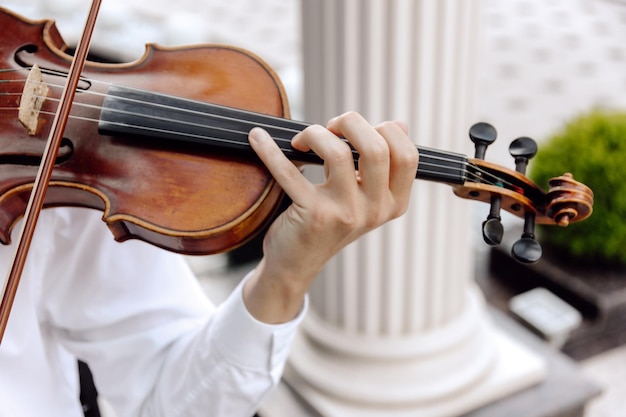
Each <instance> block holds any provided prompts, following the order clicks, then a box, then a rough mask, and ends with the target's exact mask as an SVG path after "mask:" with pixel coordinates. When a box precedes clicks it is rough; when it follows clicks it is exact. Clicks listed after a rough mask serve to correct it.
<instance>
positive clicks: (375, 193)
mask: <svg viewBox="0 0 626 417" xmlns="http://www.w3.org/2000/svg"><path fill="white" fill-rule="evenodd" d="M340 136H341V137H345V138H346V139H347V140H348V141H349V142H350V144H351V145H352V146H354V148H355V149H356V150H357V152H358V153H359V171H358V172H357V171H355V168H354V159H353V155H352V151H351V149H350V147H349V146H348V145H347V144H346V143H345V142H344V141H342V140H341V139H340V138H339V137H340ZM249 141H250V144H251V146H252V148H253V149H254V151H255V152H256V153H257V154H258V156H259V157H260V158H261V160H262V161H263V162H264V163H265V165H266V166H267V167H268V169H269V171H270V172H271V174H272V175H273V177H274V178H275V179H276V181H277V182H278V183H279V184H280V186H281V187H282V188H283V190H284V191H285V192H286V193H287V195H289V197H290V198H291V200H292V202H293V203H292V204H291V206H289V207H288V208H287V210H285V211H284V212H283V213H282V214H281V215H280V216H279V217H278V218H277V219H276V220H275V221H274V223H273V224H272V225H271V227H270V228H269V230H268V232H267V235H266V236H265V239H264V242H263V252H264V256H263V259H262V260H261V262H260V263H259V265H258V267H257V268H256V269H255V271H254V273H253V276H252V277H251V278H250V279H249V281H248V282H247V283H246V286H245V287H244V302H245V304H246V307H247V308H248V310H249V311H250V313H251V314H252V315H253V316H255V317H256V318H257V319H259V320H261V321H264V322H268V323H280V322H285V321H288V320H291V319H292V318H293V317H295V315H296V314H297V313H298V310H299V309H300V306H301V304H302V301H303V298H304V295H305V294H306V292H307V290H308V289H309V286H310V285H311V283H312V282H313V280H314V279H315V277H316V276H317V275H318V273H319V272H320V271H321V269H322V267H323V266H324V265H325V264H326V262H328V260H330V258H332V257H333V256H334V255H335V254H336V253H337V252H339V250H341V249H342V248H343V247H345V246H346V245H347V244H349V243H350V242H352V241H354V240H355V239H357V238H358V237H360V236H362V235H363V234H364V233H367V232H368V231H370V230H372V229H374V228H376V227H378V226H380V225H382V224H383V223H385V222H387V221H389V220H391V219H394V218H396V217H398V216H400V215H401V214H402V213H404V211H406V208H407V205H408V202H409V196H410V191H411V186H412V184H413V181H414V180H415V173H416V171H417V162H418V154H417V149H416V147H415V145H414V144H413V143H411V141H410V140H409V138H408V137H407V133H406V127H405V126H404V125H402V124H400V123H397V122H385V123H382V124H381V125H379V126H376V127H373V126H371V125H370V124H369V123H368V122H367V121H366V120H365V119H363V117H361V116H360V115H359V114H357V113H354V112H350V113H346V114H344V115H342V116H339V117H337V118H335V119H332V120H331V121H330V122H329V123H328V125H327V127H326V128H324V127H322V126H319V125H314V126H310V127H308V128H307V129H305V130H304V131H303V132H301V133H298V134H297V135H296V136H295V137H294V138H293V140H292V146H293V147H294V148H295V149H298V150H300V151H305V152H306V151H309V150H313V151H314V152H315V153H316V154H317V155H319V156H320V157H321V158H322V159H323V160H324V171H325V174H326V180H325V182H323V183H321V184H313V183H311V182H310V181H309V180H308V179H307V178H305V177H304V176H303V175H302V173H301V172H300V170H299V169H298V168H297V167H296V166H295V165H294V164H293V163H292V162H291V161H289V160H288V159H287V158H286V157H285V156H284V155H283V153H282V151H280V149H279V148H278V146H276V144H275V143H274V141H273V140H272V138H271V137H270V136H269V135H268V134H267V132H265V131H264V130H262V129H261V128H254V129H253V130H252V131H251V132H250V135H249Z"/></svg>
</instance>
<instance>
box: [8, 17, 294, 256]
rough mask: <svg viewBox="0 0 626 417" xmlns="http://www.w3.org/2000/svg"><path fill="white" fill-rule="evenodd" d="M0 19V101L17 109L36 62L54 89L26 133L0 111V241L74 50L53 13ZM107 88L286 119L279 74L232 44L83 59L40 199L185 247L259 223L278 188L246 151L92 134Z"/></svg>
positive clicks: (216, 245)
mask: <svg viewBox="0 0 626 417" xmlns="http://www.w3.org/2000/svg"><path fill="white" fill-rule="evenodd" d="M0 25H2V27H3V28H4V30H3V33H5V34H10V35H5V36H4V38H3V39H2V41H1V42H0V59H2V60H3V62H2V67H3V68H8V69H15V70H16V71H6V72H5V73H4V74H3V79H4V80H16V82H4V83H3V84H2V85H3V86H4V91H3V92H4V94H0V100H1V103H0V107H2V108H3V109H7V108H9V107H12V108H16V109H17V107H18V106H19V100H20V94H21V93H22V90H23V88H24V80H25V78H26V76H27V75H28V69H29V68H31V67H32V66H33V65H35V64H37V65H38V66H39V67H40V68H41V69H42V74H43V77H44V81H45V82H46V83H47V84H48V85H50V86H51V87H50V92H49V94H48V98H47V99H46V100H45V101H44V103H43V107H42V108H41V114H40V116H39V120H38V125H37V129H36V131H35V133H34V134H29V133H28V131H27V129H25V128H24V126H23V125H22V124H21V123H20V122H19V121H18V119H17V117H16V111H7V110H3V111H2V112H0V152H1V155H0V162H1V163H0V207H2V209H1V210H0V241H1V242H2V243H4V244H8V243H9V242H10V238H11V231H12V229H13V226H14V225H15V223H16V222H17V220H18V219H19V218H20V217H21V216H22V215H23V213H24V211H25V208H26V204H27V201H28V197H29V195H30V191H31V189H32V187H33V182H34V179H35V176H36V174H37V169H38V165H39V163H40V160H41V156H42V154H43V152H44V148H45V146H46V140H47V138H48V132H49V130H50V125H51V122H52V119H53V114H54V112H55V111H56V108H57V106H58V100H56V99H58V98H59V96H60V94H61V90H62V86H63V85H64V83H65V74H66V73H67V71H68V69H69V66H70V63H71V56H70V55H69V54H68V49H69V48H68V46H67V45H66V44H65V42H64V41H63V39H62V37H61V35H60V34H59V32H58V30H57V29H56V27H55V24H54V22H53V21H29V20H26V19H24V18H21V17H19V16H17V15H15V14H13V13H11V12H9V11H7V10H3V9H0ZM94 80H98V82H96V81H94ZM110 84H119V85H124V86H128V87H134V88H138V89H145V90H150V91H154V92H159V93H164V94H170V95H175V96H178V97H184V98H189V99H193V100H198V101H204V102H212V103H217V104H221V105H226V106H233V107H237V108H241V109H246V110H250V111H253V112H258V113H263V114H268V115H273V116H278V117H281V118H288V116H289V110H288V105H287V99H286V95H285V91H284V89H283V87H282V85H281V83H280V81H279V79H278V77H277V76H276V74H275V73H274V72H273V70H272V69H271V68H270V67H269V66H268V65H266V64H265V63H264V62H262V61H261V60H260V59H259V58H257V57H256V56H254V55H252V54H250V53H248V52H246V51H243V50H241V49H237V48H232V47H226V46H214V45H203V46H194V47H186V48H163V47H159V46H157V45H148V46H147V47H146V51H145V54H144V56H143V57H142V58H141V59H139V60H137V61H136V62H132V63H127V64H103V63H97V62H89V61H88V62H86V63H85V67H84V70H83V73H82V77H81V81H80V83H79V86H78V91H77V93H76V98H75V104H74V106H73V107H72V115H73V116H74V117H72V118H71V119H70V120H69V121H68V124H67V127H66V129H65V132H64V135H63V141H62V143H61V147H60V150H59V154H58V157H57V160H56V164H55V168H54V171H53V174H52V177H51V180H50V183H49V186H48V190H47V193H46V198H45V203H44V206H45V207H54V206H59V205H64V206H68V205H70V206H80V207H88V208H93V209H98V210H101V211H102V212H103V220H104V221H105V222H106V223H107V225H108V226H109V228H110V229H111V231H112V232H113V235H114V237H115V239H116V240H119V241H123V240H126V239H129V238H139V239H141V240H144V241H147V242H149V243H152V244H154V245H157V246H159V247H162V248H165V249H168V250H172V251H176V252H180V253H186V254H210V253H217V252H222V251H226V250H229V249H232V248H234V247H237V246H239V245H241V244H243V243H245V242H246V241H247V240H248V239H249V238H251V237H252V236H254V234H255V233H256V232H258V231H259V230H260V229H262V228H263V226H265V225H266V224H267V223H268V221H269V219H271V217H272V214H273V213H274V212H275V210H276V209H277V208H278V206H279V203H280V200H281V197H282V195H283V193H282V190H281V189H280V187H278V186H277V184H276V182H275V181H274V180H273V179H272V177H271V176H270V174H269V173H268V171H267V170H266V169H265V167H264V166H263V165H262V164H261V163H260V161H258V160H256V159H255V158H254V157H250V156H246V155H236V154H235V155H233V153H232V152H231V153H226V152H220V151H215V150H213V149H207V148H206V147H198V146H193V145H190V144H184V143H172V142H167V141H162V140H158V139H154V140H151V139H150V138H139V139H138V138H136V137H121V136H119V135H115V136H109V135H106V134H101V133H100V132H99V131H98V124H97V123H94V122H93V121H94V120H98V119H99V116H100V108H101V106H102V103H103V100H104V97H105V95H106V94H107V90H108V88H109V85H110ZM7 93H8V94H7ZM77 102H80V103H81V106H77V105H76V103H77Z"/></svg>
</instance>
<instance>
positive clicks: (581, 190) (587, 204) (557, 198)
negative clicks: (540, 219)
mask: <svg viewBox="0 0 626 417" xmlns="http://www.w3.org/2000/svg"><path fill="white" fill-rule="evenodd" d="M548 184H549V185H550V190H549V191H548V193H547V195H546V198H547V201H548V203H547V206H546V212H547V214H548V216H550V217H551V218H552V219H553V220H554V222H555V223H556V224H558V225H559V226H562V227H566V226H568V225H569V224H570V223H573V222H577V221H580V220H584V219H586V218H587V217H589V216H590V215H591V212H592V210H593V191H591V189H590V188H589V187H587V186H586V185H584V184H581V183H580V182H578V181H575V180H574V176H573V175H572V174H571V173H569V172H568V173H566V174H563V175H562V176H560V177H555V178H552V179H551V180H550V181H549V182H548Z"/></svg>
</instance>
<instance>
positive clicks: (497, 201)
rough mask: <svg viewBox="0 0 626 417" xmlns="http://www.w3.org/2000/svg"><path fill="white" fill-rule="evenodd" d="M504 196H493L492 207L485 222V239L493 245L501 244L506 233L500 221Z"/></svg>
mask: <svg viewBox="0 0 626 417" xmlns="http://www.w3.org/2000/svg"><path fill="white" fill-rule="evenodd" d="M501 204H502V197H500V196H499V195H495V194H494V195H492V196H491V208H490V210H489V216H487V220H485V221H484V222H483V240H484V241H485V243H487V244H488V245H491V246H495V245H499V244H500V242H502V236H503V235H504V227H502V222H501V221H500V220H501V218H500V207H501Z"/></svg>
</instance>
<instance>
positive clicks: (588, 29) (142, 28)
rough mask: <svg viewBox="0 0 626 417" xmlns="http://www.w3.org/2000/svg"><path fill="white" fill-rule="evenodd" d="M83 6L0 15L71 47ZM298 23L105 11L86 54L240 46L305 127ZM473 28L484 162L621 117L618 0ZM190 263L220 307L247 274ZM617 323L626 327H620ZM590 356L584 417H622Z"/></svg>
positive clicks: (625, 59)
mask: <svg viewBox="0 0 626 417" xmlns="http://www.w3.org/2000/svg"><path fill="white" fill-rule="evenodd" d="M87 3H88V2H85V1H84V0H3V1H2V6H4V7H7V8H9V9H12V10H14V11H16V12H18V13H20V14H22V15H24V16H26V17H28V18H31V19H44V18H45V19H54V20H56V23H57V26H58V28H59V30H60V32H61V34H62V35H63V37H64V38H65V40H66V42H67V43H68V44H70V45H71V44H73V43H74V42H76V40H77V38H78V36H79V34H80V31H81V29H82V26H83V22H84V18H85V15H86V11H87V9H88V4H87ZM304 18H306V17H304ZM302 19H303V16H302V13H301V10H300V1H298V0H262V1H258V0H256V1H255V0H229V1H227V2H224V1H219V0H203V1H196V0H178V1H177V2H171V1H167V0H151V1H150V2H146V1H145V0H105V1H104V2H103V6H102V10H101V13H100V18H99V21H98V22H99V23H98V26H97V29H96V32H95V34H94V38H93V43H92V45H93V46H92V50H93V51H94V52H95V53H97V54H98V55H99V56H101V57H103V58H106V59H110V60H113V61H132V60H135V59H138V58H140V57H141V56H142V54H143V51H144V45H145V44H146V43H157V44H160V45H171V46H176V45H184V44H196V43H205V42H214V43H225V44H231V45H236V46H240V47H243V48H245V49H248V50H250V51H252V52H254V53H256V54H258V55H259V56H260V57H262V58H263V59H264V60H266V61H267V62H268V63H269V64H270V65H271V66H272V67H273V68H274V69H275V70H276V71H277V73H278V75H279V77H280V78H281V80H282V81H283V83H284V85H285V89H286V92H287V94H288V97H289V101H290V105H291V111H292V116H293V118H295V119H303V118H304V111H303V97H302V95H303V92H302V91H303V82H304V80H303V56H302V38H301V37H302V31H301V23H302ZM480 29H481V31H480V37H481V38H480V41H479V46H480V47H479V51H478V52H477V53H478V54H479V57H478V58H477V59H478V60H479V65H478V68H479V70H478V73H477V80H476V82H477V86H476V90H477V91H476V103H475V109H476V112H475V113H476V121H479V120H480V121H486V122H489V123H491V124H493V125H494V126H495V127H496V128H497V130H498V132H499V141H496V143H495V144H494V145H492V146H491V147H490V148H489V151H488V153H487V159H488V160H490V161H493V162H495V163H498V164H501V165H504V166H509V167H512V166H513V165H514V164H513V161H512V158H511V156H509V154H508V145H509V142H510V141H511V140H512V139H514V138H516V137H518V136H530V137H532V138H534V139H536V140H537V141H538V142H539V144H540V145H539V149H540V152H541V143H542V141H545V140H547V139H548V138H549V137H550V136H551V135H553V134H554V133H555V132H557V131H558V130H560V129H561V128H562V126H563V125H564V123H565V122H567V121H568V120H571V119H572V118H573V117H576V116H578V115H579V114H582V113H586V112H589V111H591V110H592V109H621V110H626V2H625V1H619V0H613V1H610V0H506V1H501V0H500V1H498V0H484V1H483V3H482V10H481V11H480ZM624 141H626V137H624ZM467 142H468V143H467V147H466V148H465V149H453V150H454V151H457V152H463V153H468V154H470V155H471V152H472V144H471V143H470V142H469V140H468V141H467ZM472 209H473V210H475V211H476V213H475V217H476V225H475V226H476V231H475V232H473V233H474V234H473V236H474V237H475V239H474V240H475V246H474V247H473V250H475V252H476V254H477V257H478V258H479V259H481V261H480V262H479V265H478V276H477V280H478V281H479V283H480V285H481V287H482V288H483V290H484V291H485V292H486V293H487V294H488V295H490V296H492V297H488V298H489V300H490V301H491V302H492V304H493V306H494V307H495V308H498V309H500V310H502V311H504V312H505V313H506V314H509V313H510V312H509V311H508V309H509V304H508V302H509V297H511V296H512V295H514V294H513V293H514V292H515V291H512V292H511V291H507V290H506V289H502V287H501V286H502V282H499V281H498V280H497V279H496V280H494V281H493V282H492V281H491V279H492V277H491V276H492V275H493V274H492V273H491V272H488V269H489V267H488V266H486V265H487V263H488V261H483V259H486V258H488V256H489V248H488V247H487V246H486V245H484V244H483V243H482V239H481V237H480V228H479V224H480V222H482V220H484V217H485V215H486V211H485V210H486V209H485V208H484V207H477V208H474V206H472ZM503 222H504V223H505V224H506V225H509V224H510V225H512V226H513V227H515V226H519V224H520V222H519V220H517V219H514V218H509V217H507V216H506V215H505V218H504V220H503ZM472 227H473V225H472ZM190 262H191V263H192V265H193V267H194V268H195V269H196V271H197V272H198V274H199V275H200V276H201V277H202V279H203V280H204V281H203V282H205V283H206V288H207V290H208V292H209V295H210V296H211V297H213V298H214V299H215V300H216V301H219V300H220V299H221V298H223V297H224V295H225V294H226V293H227V292H228V291H229V290H230V289H231V288H232V287H233V286H234V285H235V284H236V282H237V280H238V279H239V278H240V277H241V276H242V275H243V273H244V272H245V271H246V270H247V267H248V265H243V266H240V265H238V264H237V263H235V264H233V262H232V260H230V261H229V259H228V257H227V256H225V255H216V256H211V257H203V258H190ZM505 281H506V280H505ZM517 292H519V291H517ZM622 318H623V319H624V321H625V322H626V317H624V316H623V315H622ZM560 347H561V346H559V347H557V349H558V348H560ZM588 351H591V352H593V353H592V354H585V355H577V354H572V355H570V356H571V357H572V359H573V360H574V361H575V362H576V365H577V366H579V367H580V369H581V370H582V372H583V373H584V374H585V375H586V376H588V377H589V378H590V379H591V380H593V381H594V382H595V383H597V384H598V386H599V387H601V390H602V393H601V394H600V395H598V396H596V397H595V398H594V399H593V400H591V402H590V403H589V405H588V406H587V410H586V414H584V415H585V416H586V417H618V416H620V417H621V416H623V415H624V413H626V411H625V410H626V400H625V399H626V349H625V348H624V347H622V346H620V344H619V343H613V344H612V345H611V346H610V347H608V348H604V349H593V348H588ZM565 353H566V354H567V353H568V352H567V351H566V352H565ZM521 415H522V414H520V416H521Z"/></svg>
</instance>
